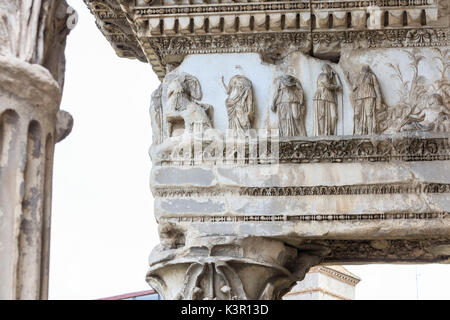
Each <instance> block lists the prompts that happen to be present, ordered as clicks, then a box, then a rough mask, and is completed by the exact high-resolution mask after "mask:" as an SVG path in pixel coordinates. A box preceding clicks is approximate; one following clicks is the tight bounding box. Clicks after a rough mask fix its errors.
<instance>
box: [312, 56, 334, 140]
mask: <svg viewBox="0 0 450 320" xmlns="http://www.w3.org/2000/svg"><path fill="white" fill-rule="evenodd" d="M339 90H341V86H339V85H337V81H336V73H335V72H334V71H333V69H332V68H331V66H330V65H328V64H326V65H324V66H323V67H322V73H320V74H319V77H318V78H317V90H316V93H315V94H314V98H313V100H314V135H315V136H330V135H335V134H336V129H337V121H338V109H337V108H338V103H337V93H338V91H339Z"/></svg>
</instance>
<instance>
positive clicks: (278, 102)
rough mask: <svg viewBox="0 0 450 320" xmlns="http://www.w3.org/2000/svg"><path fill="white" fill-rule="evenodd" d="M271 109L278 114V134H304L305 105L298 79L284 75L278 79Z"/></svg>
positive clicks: (292, 135) (283, 135) (289, 135)
mask: <svg viewBox="0 0 450 320" xmlns="http://www.w3.org/2000/svg"><path fill="white" fill-rule="evenodd" d="M272 111H273V112H276V113H277V115H278V128H279V130H280V136H282V137H294V136H306V135H307V134H306V128H305V115H306V106H305V104H304V98H303V88H302V86H301V84H300V81H299V80H298V79H296V78H295V77H293V76H290V75H285V76H283V77H281V79H280V80H279V81H278V89H277V92H276V94H275V97H274V99H273V103H272Z"/></svg>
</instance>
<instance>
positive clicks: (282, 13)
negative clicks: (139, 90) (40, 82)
mask: <svg viewBox="0 0 450 320" xmlns="http://www.w3.org/2000/svg"><path fill="white" fill-rule="evenodd" d="M84 1H85V3H86V4H87V5H88V7H89V8H90V10H91V12H92V13H93V14H94V15H95V17H96V19H97V25H98V27H99V28H100V30H101V31H102V32H103V34H104V35H105V37H106V38H107V39H108V41H109V42H110V43H111V45H112V46H113V47H114V49H115V51H116V53H117V54H118V55H119V56H120V57H125V58H136V59H138V60H140V61H143V62H147V61H148V62H149V63H150V64H151V65H152V67H153V70H154V71H155V73H156V74H157V75H158V76H159V77H160V78H162V77H164V75H165V74H166V69H167V68H169V69H170V68H172V67H173V66H176V65H178V64H179V63H180V62H181V61H182V60H183V58H184V56H185V55H187V54H199V53H200V54H201V53H231V52H258V53H260V54H262V55H263V56H264V57H265V59H266V60H269V61H273V60H276V59H277V58H278V57H280V56H283V54H284V53H286V52H289V51H301V52H304V53H309V54H311V55H313V56H316V57H319V58H324V59H331V60H333V59H338V58H339V56H340V52H341V50H342V49H344V48H351V49H360V48H380V47H386V48H392V47H394V48H395V47H418V46H419V47H425V46H428V47H430V46H431V47H432V46H445V45H448V44H449V29H448V25H449V19H448V0H409V1H406V0H403V1H402V0H378V1H330V0H329V1H304V0H303V1H252V2H244V1H229V0H224V1H220V0H217V1H194V0H190V1H184V0H183V1H164V0H155V1H151V0H84Z"/></svg>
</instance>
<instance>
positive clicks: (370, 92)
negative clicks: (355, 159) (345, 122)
mask: <svg viewBox="0 0 450 320" xmlns="http://www.w3.org/2000/svg"><path fill="white" fill-rule="evenodd" d="M352 100H353V104H354V105H353V107H354V116H353V134H374V133H377V131H378V128H377V110H380V109H381V105H382V98H381V90H380V85H379V84H378V80H377V77H376V76H375V74H374V73H373V72H372V70H371V69H370V67H369V66H363V67H362V69H361V72H360V74H359V75H358V78H357V80H356V83H355V84H354V86H353V99H352Z"/></svg>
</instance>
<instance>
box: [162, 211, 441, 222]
mask: <svg viewBox="0 0 450 320" xmlns="http://www.w3.org/2000/svg"><path fill="white" fill-rule="evenodd" d="M449 217H450V212H428V213H427V212H423V213H410V212H397V213H375V214H305V215H292V216H288V215H270V216H265V215H264V216H263V215H246V216H182V217H161V221H167V222H178V223H181V222H187V223H192V222H208V223H210V222H222V223H227V222H295V221H306V222H310V221H318V222H329V221H361V220H364V221H366V220H430V219H447V218H449ZM161 221H160V223H161Z"/></svg>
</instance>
